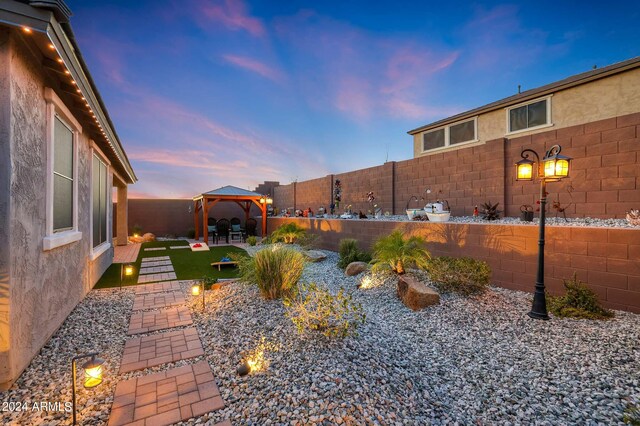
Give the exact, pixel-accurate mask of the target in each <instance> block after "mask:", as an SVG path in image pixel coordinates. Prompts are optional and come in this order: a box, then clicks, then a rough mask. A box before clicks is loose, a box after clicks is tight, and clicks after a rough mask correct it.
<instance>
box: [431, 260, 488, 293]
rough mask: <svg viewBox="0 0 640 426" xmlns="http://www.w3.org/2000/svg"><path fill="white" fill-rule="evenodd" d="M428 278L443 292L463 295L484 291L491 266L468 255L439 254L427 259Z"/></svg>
mask: <svg viewBox="0 0 640 426" xmlns="http://www.w3.org/2000/svg"><path fill="white" fill-rule="evenodd" d="M427 272H428V273H429V278H431V281H432V282H433V284H434V285H435V286H436V288H437V289H438V290H440V291H441V292H443V293H458V294H462V295H464V296H470V295H474V294H480V293H484V292H485V291H486V289H487V288H488V286H489V279H490V277H491V267H490V266H489V264H487V262H484V261H482V260H476V259H472V258H470V257H448V256H441V257H436V258H433V259H431V260H429V266H428V267H427Z"/></svg>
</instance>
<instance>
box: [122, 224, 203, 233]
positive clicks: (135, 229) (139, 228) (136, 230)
mask: <svg viewBox="0 0 640 426" xmlns="http://www.w3.org/2000/svg"><path fill="white" fill-rule="evenodd" d="M131 232H133V235H142V226H140V225H138V224H137V223H136V224H135V225H133V226H132V227H131ZM194 232H195V231H194Z"/></svg>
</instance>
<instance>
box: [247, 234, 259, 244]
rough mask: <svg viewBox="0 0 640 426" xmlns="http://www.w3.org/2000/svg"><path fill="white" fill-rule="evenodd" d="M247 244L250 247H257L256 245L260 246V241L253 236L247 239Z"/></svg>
mask: <svg viewBox="0 0 640 426" xmlns="http://www.w3.org/2000/svg"><path fill="white" fill-rule="evenodd" d="M247 244H249V245H250V246H255V245H256V244H258V239H257V238H256V237H255V236H253V235H251V236H249V237H247Z"/></svg>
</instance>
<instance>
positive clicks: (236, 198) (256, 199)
mask: <svg viewBox="0 0 640 426" xmlns="http://www.w3.org/2000/svg"><path fill="white" fill-rule="evenodd" d="M220 201H232V202H234V203H236V204H238V205H239V206H240V207H241V208H242V210H244V214H245V220H247V219H249V211H250V210H251V205H252V204H255V205H256V206H258V207H260V211H261V212H262V236H263V237H264V236H266V235H267V204H269V201H271V200H268V199H267V197H266V196H263V195H260V194H258V193H257V192H252V191H248V190H246V189H242V188H238V187H235V186H231V185H227V186H223V187H221V188H218V189H214V190H213V191H209V192H205V193H203V194H200V195H197V196H195V197H193V222H194V225H195V230H196V235H195V239H196V240H199V239H200V227H199V225H198V223H199V220H198V214H199V212H200V210H202V211H203V213H202V231H203V232H202V233H203V236H204V238H205V241H206V238H207V237H206V235H207V220H208V218H209V209H210V208H211V207H213V206H214V205H216V203H218V202H220Z"/></svg>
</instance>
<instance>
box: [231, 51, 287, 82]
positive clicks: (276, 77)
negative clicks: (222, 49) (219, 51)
mask: <svg viewBox="0 0 640 426" xmlns="http://www.w3.org/2000/svg"><path fill="white" fill-rule="evenodd" d="M222 57H223V58H224V59H225V60H226V61H227V62H230V63H231V64H233V65H235V66H238V67H240V68H243V69H246V70H249V71H251V72H254V73H256V74H258V75H261V76H262V77H265V78H268V79H269V80H272V81H275V82H276V83H281V82H282V80H283V75H282V73H281V72H280V71H278V70H276V69H274V68H272V67H270V66H269V65H267V64H265V63H262V62H260V61H257V60H255V59H252V58H249V57H246V56H238V55H223V56H222Z"/></svg>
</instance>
